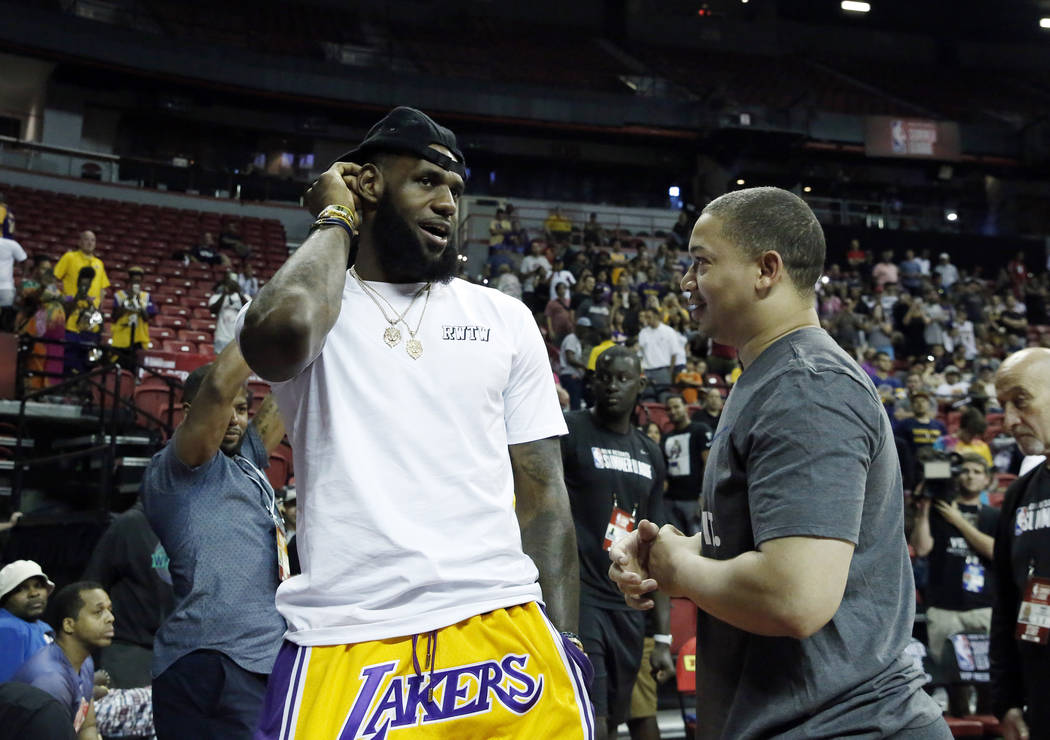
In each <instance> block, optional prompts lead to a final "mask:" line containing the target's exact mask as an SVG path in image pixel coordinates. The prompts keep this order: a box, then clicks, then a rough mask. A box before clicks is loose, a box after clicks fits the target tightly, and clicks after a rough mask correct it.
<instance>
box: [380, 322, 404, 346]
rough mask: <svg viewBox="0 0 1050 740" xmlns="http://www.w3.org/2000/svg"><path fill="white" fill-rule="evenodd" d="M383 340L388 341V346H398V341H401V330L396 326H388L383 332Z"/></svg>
mask: <svg viewBox="0 0 1050 740" xmlns="http://www.w3.org/2000/svg"><path fill="white" fill-rule="evenodd" d="M383 341H384V342H386V343H387V346H388V347H396V346H397V345H398V342H400V341H401V330H400V329H398V328H397V327H396V326H388V327H387V328H386V331H385V332H383Z"/></svg>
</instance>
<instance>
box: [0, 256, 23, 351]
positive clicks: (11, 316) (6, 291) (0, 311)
mask: <svg viewBox="0 0 1050 740" xmlns="http://www.w3.org/2000/svg"><path fill="white" fill-rule="evenodd" d="M25 259H26V252H25V250H24V249H22V245H21V244H19V243H18V242H16V241H15V240H14V239H9V238H8V237H6V236H4V237H0V331H6V332H9V331H12V330H13V329H14V324H15V275H14V268H15V263H16V262H24V261H25Z"/></svg>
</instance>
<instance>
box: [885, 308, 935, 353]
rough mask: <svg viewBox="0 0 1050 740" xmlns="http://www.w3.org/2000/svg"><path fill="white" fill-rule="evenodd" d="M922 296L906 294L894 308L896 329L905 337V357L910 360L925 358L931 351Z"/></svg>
mask: <svg viewBox="0 0 1050 740" xmlns="http://www.w3.org/2000/svg"><path fill="white" fill-rule="evenodd" d="M924 309H925V302H924V301H923V299H922V296H914V297H913V296H911V295H909V294H908V293H905V294H904V295H902V296H901V297H900V300H898V301H897V303H896V304H895V305H894V307H893V317H894V324H895V327H896V329H897V330H898V331H899V332H901V334H902V335H903V336H904V356H905V357H907V358H908V359H909V361H910V360H912V359H914V358H916V357H925V356H926V354H927V352H928V351H929V345H928V344H926V313H925V310H924Z"/></svg>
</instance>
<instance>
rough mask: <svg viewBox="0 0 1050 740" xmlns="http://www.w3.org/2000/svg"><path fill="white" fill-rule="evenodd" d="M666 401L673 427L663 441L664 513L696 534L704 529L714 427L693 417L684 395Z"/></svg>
mask: <svg viewBox="0 0 1050 740" xmlns="http://www.w3.org/2000/svg"><path fill="white" fill-rule="evenodd" d="M665 403H666V404H667V418H668V419H670V421H671V425H672V429H671V431H669V432H667V433H666V434H665V435H664V436H663V438H662V439H661V440H660V451H661V452H663V453H664V462H665V463H666V464H667V489H666V490H665V491H664V513H665V514H666V516H667V521H668V523H670V524H673V525H675V526H676V527H678V529H679V531H681V532H683V533H684V534H686V535H687V536H692V535H694V534H696V533H697V532H699V531H700V485H701V484H702V483H703V480H704V465H705V464H706V463H707V453H708V451H709V450H710V449H711V437H712V436H713V434H714V430H713V429H712V428H711V427H709V426H707V425H706V424H702V423H701V422H698V421H695V420H693V419H690V418H689V409H688V408H687V407H686V405H685V399H684V398H683V397H682V396H680V395H678V394H673V395H670V396H668V397H667V400H666V401H665Z"/></svg>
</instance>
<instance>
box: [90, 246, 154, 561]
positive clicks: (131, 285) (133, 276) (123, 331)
mask: <svg viewBox="0 0 1050 740" xmlns="http://www.w3.org/2000/svg"><path fill="white" fill-rule="evenodd" d="M144 276H145V270H143V269H142V268H141V267H138V266H134V267H130V268H128V289H127V290H118V291H117V292H116V293H114V294H113V341H112V345H113V346H114V347H116V348H117V349H128V348H130V349H149V346H150V340H149V322H150V319H152V318H153V317H154V316H156V315H157V307H156V306H155V305H154V304H153V298H152V297H150V294H149V291H147V290H144V286H143V283H142V278H143V277H144ZM95 580H98V579H95Z"/></svg>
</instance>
